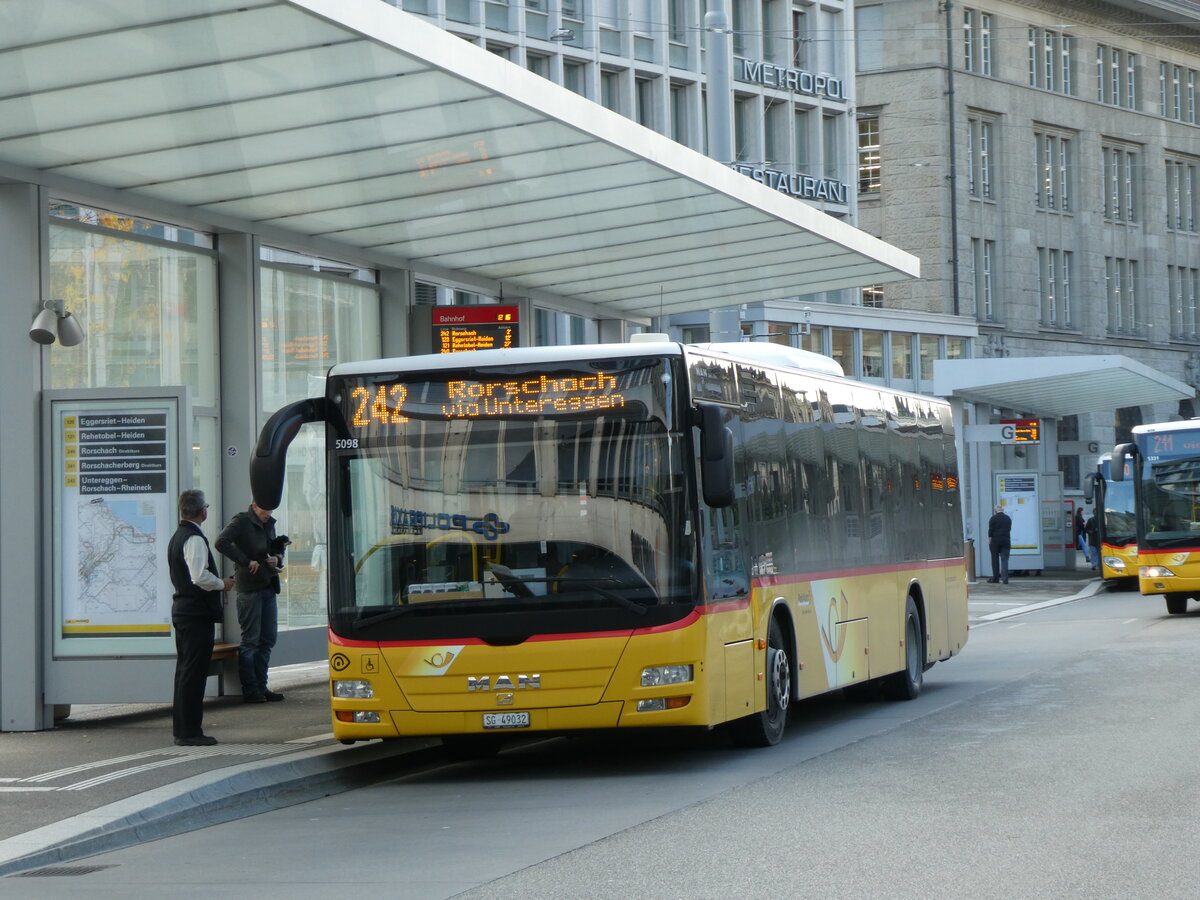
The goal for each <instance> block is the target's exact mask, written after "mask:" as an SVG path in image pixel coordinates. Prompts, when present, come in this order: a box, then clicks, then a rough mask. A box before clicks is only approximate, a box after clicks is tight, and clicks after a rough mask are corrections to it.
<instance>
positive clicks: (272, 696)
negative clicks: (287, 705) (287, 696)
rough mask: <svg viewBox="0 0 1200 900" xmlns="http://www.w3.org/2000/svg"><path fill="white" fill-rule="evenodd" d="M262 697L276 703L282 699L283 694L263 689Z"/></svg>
mask: <svg viewBox="0 0 1200 900" xmlns="http://www.w3.org/2000/svg"><path fill="white" fill-rule="evenodd" d="M263 698H264V699H266V700H270V701H271V702H272V703H277V702H279V701H280V700H282V699H283V694H280V693H277V692H275V691H263Z"/></svg>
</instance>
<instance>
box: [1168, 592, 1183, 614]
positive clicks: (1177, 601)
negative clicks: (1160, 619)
mask: <svg viewBox="0 0 1200 900" xmlns="http://www.w3.org/2000/svg"><path fill="white" fill-rule="evenodd" d="M1164 596H1165V597H1166V599H1167V613H1168V614H1169V615H1172V616H1182V615H1183V614H1184V613H1185V612H1187V601H1188V598H1187V594H1165V595H1164Z"/></svg>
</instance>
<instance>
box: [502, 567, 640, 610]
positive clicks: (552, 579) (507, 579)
mask: <svg viewBox="0 0 1200 900" xmlns="http://www.w3.org/2000/svg"><path fill="white" fill-rule="evenodd" d="M487 567H488V571H489V572H491V573H492V574H494V575H495V576H496V580H497V581H498V582H500V586H501V587H502V588H504V589H505V590H506V591H508V592H509V593H511V594H513V595H514V596H517V597H532V596H533V591H531V590H530V589H529V585H531V584H562V583H564V582H569V583H573V584H586V585H587V586H588V587H590V588H591V589H592V590H594V591H595V592H596V593H597V594H599V595H600V596H601V597H603V598H604V599H605V600H611V601H612V602H613V603H616V604H617V605H618V606H623V607H625V609H628V610H630V611H631V612H635V613H637V614H638V615H639V616H644V615H645V614H646V611H647V610H648V609H649V608H650V606H651V605H652V604H650V603H640V602H639V601H637V600H634V599H633V598H632V597H626V596H625V595H623V594H618V593H617V592H616V591H614V590H612V589H610V588H606V587H604V586H602V585H600V584H599V583H598V582H597V579H595V578H589V577H586V576H575V577H573V576H571V575H548V576H545V577H537V578H527V577H525V576H523V575H517V574H516V573H515V572H513V570H512V569H510V568H508V566H502V565H500V564H499V563H492V562H490V563H488V564H487ZM604 580H605V581H610V582H614V583H616V584H621V582H620V581H619V580H618V579H616V578H612V577H611V576H610V577H606V578H605V579H604Z"/></svg>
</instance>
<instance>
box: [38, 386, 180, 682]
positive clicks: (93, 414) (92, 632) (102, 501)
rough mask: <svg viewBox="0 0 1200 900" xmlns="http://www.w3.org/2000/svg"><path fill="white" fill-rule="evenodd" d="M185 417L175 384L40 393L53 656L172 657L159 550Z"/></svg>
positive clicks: (166, 580) (166, 578) (165, 536)
mask: <svg viewBox="0 0 1200 900" xmlns="http://www.w3.org/2000/svg"><path fill="white" fill-rule="evenodd" d="M191 415H192V413H191V395H190V390H189V389H188V388H187V387H184V386H170V387H161V388H160V387H146V388H95V389H76V390H52V391H44V392H43V393H42V431H43V435H42V437H43V444H42V446H43V447H45V448H46V450H47V472H46V476H47V477H46V478H45V481H44V491H45V493H46V503H45V505H44V508H45V509H46V510H47V511H48V515H47V517H46V522H45V525H44V537H45V541H44V546H45V547H46V548H47V550H48V552H47V553H46V556H45V563H46V567H47V570H46V573H45V581H44V583H45V584H46V585H47V587H48V588H49V591H50V593H51V596H52V598H53V603H52V611H53V612H52V615H51V616H50V618H49V622H48V628H49V631H50V653H51V658H53V659H79V658H90V659H106V658H107V659H111V658H130V657H141V658H146V657H171V656H174V655H175V643H174V639H173V637H172V634H171V593H172V589H171V580H170V575H169V572H168V570H167V556H166V552H167V541H169V540H170V537H171V535H172V534H173V533H174V531H175V528H176V526H177V524H178V511H177V508H176V502H177V500H178V497H179V492H180V490H182V489H183V487H184V486H187V485H190V484H191V481H192V461H191V450H192V446H191Z"/></svg>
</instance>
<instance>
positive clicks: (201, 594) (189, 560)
mask: <svg viewBox="0 0 1200 900" xmlns="http://www.w3.org/2000/svg"><path fill="white" fill-rule="evenodd" d="M207 518H208V504H207V503H206V502H205V499H204V491H200V490H187V491H184V492H183V493H182V494H180V495H179V527H178V528H177V529H176V530H175V534H174V535H173V536H172V537H171V540H170V542H169V543H168V544H167V568H168V570H169V571H170V574H171V585H172V586H173V587H174V588H175V592H174V594H172V601H171V624H172V625H173V626H174V630H175V694H174V698H173V701H172V702H173V706H174V710H173V713H174V714H173V730H174V732H175V743H176V744H178V745H179V746H181V747H208V746H211V745H213V744H215V743H216V742H217V739H216V738H214V737H210V736H209V735H207V734H205V733H204V729H203V728H202V725H201V720H202V719H203V716H204V682H205V681H207V680H208V665H209V662H211V660H212V651H213V639H214V633H215V632H214V627H213V626H214V625H215V624H216V623H217V622H219V621H221V618H222V616H223V615H224V606H223V604H222V603H221V594H223V593H225V592H226V591H228V590H229V589H230V588H232V587H233V579H232V578H221V577H220V576H219V575H218V574H217V565H216V563H215V562H214V561H213V555H212V550H211V549H209V546H208V538H206V537H205V536H204V532H203V531H201V529H200V526H201V525H203V524H204V521H205V519H207Z"/></svg>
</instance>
